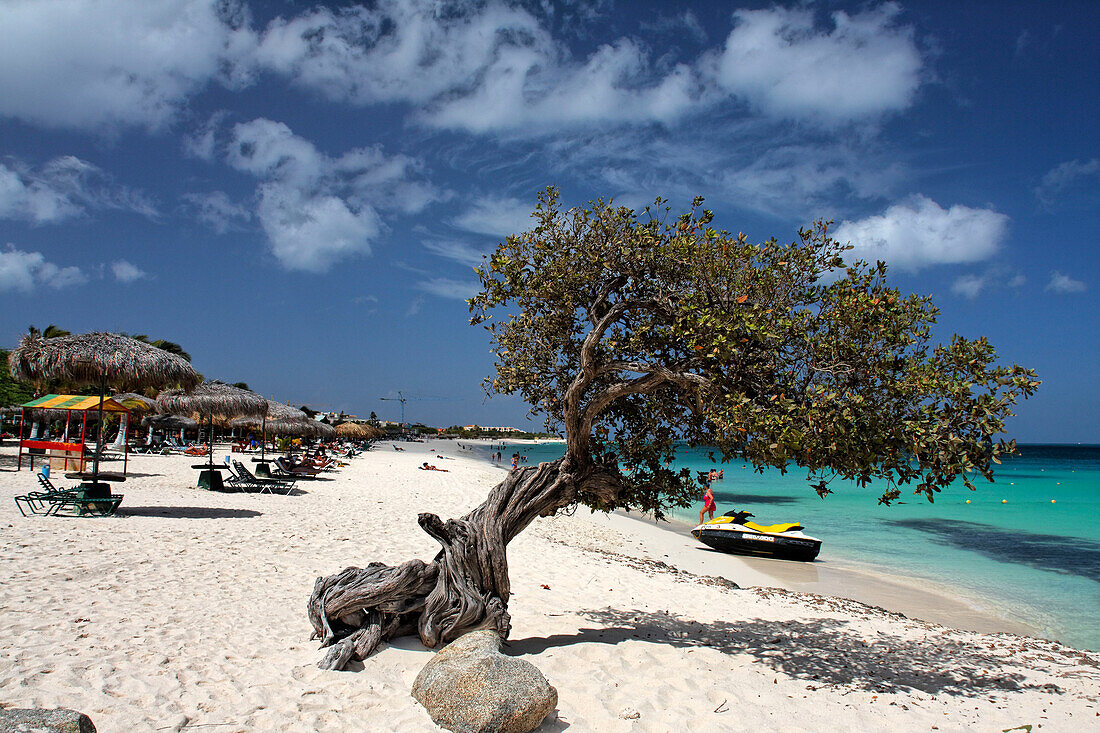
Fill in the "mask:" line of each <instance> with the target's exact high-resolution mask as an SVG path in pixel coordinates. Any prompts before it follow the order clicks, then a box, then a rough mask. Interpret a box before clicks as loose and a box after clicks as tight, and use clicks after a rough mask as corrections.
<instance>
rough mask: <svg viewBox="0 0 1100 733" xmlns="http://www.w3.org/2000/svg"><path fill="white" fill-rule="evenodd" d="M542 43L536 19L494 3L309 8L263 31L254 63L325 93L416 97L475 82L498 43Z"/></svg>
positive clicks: (368, 98) (418, 1) (416, 1)
mask: <svg viewBox="0 0 1100 733" xmlns="http://www.w3.org/2000/svg"><path fill="white" fill-rule="evenodd" d="M513 44H522V45H534V46H543V47H547V46H549V39H548V36H547V34H546V33H545V31H544V30H543V29H542V28H541V27H540V26H539V23H538V21H537V20H536V19H535V18H534V16H532V15H531V14H530V13H528V12H526V11H525V10H522V9H519V8H509V7H506V6H504V5H502V4H499V3H491V4H489V5H488V6H483V7H481V8H479V9H478V10H477V12H474V13H463V12H461V10H460V9H459V8H452V9H444V8H441V7H440V6H439V5H438V4H437V3H435V2H430V1H429V0H403V1H399V0H381V2H379V3H377V5H376V6H375V7H373V8H365V7H362V6H355V7H348V8H344V9H342V10H341V11H339V12H334V11H332V10H329V9H328V8H315V9H313V10H311V11H309V12H308V13H305V14H303V15H300V16H297V17H295V18H291V19H289V20H284V19H282V18H277V19H276V20H274V21H272V22H271V23H270V24H269V25H268V27H267V28H266V29H265V30H264V32H263V34H262V37H261V38H260V42H259V46H258V48H257V50H256V61H257V63H258V64H259V65H260V66H261V67H263V68H266V69H270V70H272V71H276V72H279V73H281V74H284V75H286V76H289V77H290V78H291V79H292V80H294V81H295V82H296V83H298V84H300V85H302V86H305V87H308V88H310V89H316V90H318V91H320V92H321V93H323V94H324V95H325V96H327V97H329V98H330V99H337V100H351V101H354V102H357V103H360V104H366V103H371V102H413V103H418V102H419V103H423V102H426V101H428V100H430V99H433V98H435V97H437V96H439V95H442V94H445V93H448V92H451V91H453V90H456V89H460V88H463V87H467V86H469V85H470V84H472V83H474V82H475V81H476V80H477V79H478V77H479V75H480V74H482V73H483V72H484V70H485V69H486V67H488V66H489V65H490V64H491V63H492V61H493V59H494V56H495V55H496V53H497V51H498V49H499V48H500V47H502V46H510V45H513Z"/></svg>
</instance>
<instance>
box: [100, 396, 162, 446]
mask: <svg viewBox="0 0 1100 733" xmlns="http://www.w3.org/2000/svg"><path fill="white" fill-rule="evenodd" d="M111 399H113V400H114V401H115V402H117V403H118V404H120V405H122V406H123V407H125V408H127V409H129V410H130V412H136V413H140V414H148V413H151V412H156V411H157V403H156V402H154V401H153V400H151V399H149V398H148V397H146V396H145V395H142V394H138V393H137V392H121V393H119V394H116V395H113V396H112V397H111ZM129 428H130V416H129V415H128V414H127V413H125V412H124V413H122V417H121V420H120V422H119V426H118V435H117V436H115V442H114V443H113V444H112V445H111V447H112V448H116V449H117V448H121V447H122V446H123V445H125V443H126V433H127V431H128V430H129Z"/></svg>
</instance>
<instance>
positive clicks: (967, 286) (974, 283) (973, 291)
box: [951, 275, 988, 300]
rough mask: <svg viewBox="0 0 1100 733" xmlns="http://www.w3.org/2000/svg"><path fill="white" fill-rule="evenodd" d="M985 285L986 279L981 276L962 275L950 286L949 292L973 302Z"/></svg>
mask: <svg viewBox="0 0 1100 733" xmlns="http://www.w3.org/2000/svg"><path fill="white" fill-rule="evenodd" d="M987 284H988V282H987V279H986V278H985V277H983V276H981V275H963V276H962V277H960V278H958V279H956V280H955V282H954V283H953V284H952V285H951V292H953V293H955V294H956V295H962V296H963V297H965V298H968V299H969V300H974V299H975V298H977V297H978V296H979V295H981V292H982V290H984V289H985V286H986V285H987Z"/></svg>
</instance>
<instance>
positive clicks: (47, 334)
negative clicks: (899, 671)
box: [27, 323, 72, 339]
mask: <svg viewBox="0 0 1100 733" xmlns="http://www.w3.org/2000/svg"><path fill="white" fill-rule="evenodd" d="M27 333H29V334H30V335H31V336H38V337H40V338H44V339H52V338H53V337H55V336H69V335H71V334H72V331H66V330H65V329H63V328H60V327H59V326H55V325H54V324H52V323H51V324H50V325H48V326H46V330H45V331H40V330H38V328H36V327H35V326H27Z"/></svg>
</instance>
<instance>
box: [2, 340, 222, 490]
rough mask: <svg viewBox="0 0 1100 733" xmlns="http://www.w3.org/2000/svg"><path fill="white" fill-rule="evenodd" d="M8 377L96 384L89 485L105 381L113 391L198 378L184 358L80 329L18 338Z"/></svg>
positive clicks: (95, 468)
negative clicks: (96, 409)
mask: <svg viewBox="0 0 1100 733" xmlns="http://www.w3.org/2000/svg"><path fill="white" fill-rule="evenodd" d="M8 369H9V371H10V372H11V375H12V377H14V378H15V379H18V380H20V381H23V382H32V383H35V384H39V385H44V384H46V383H48V382H50V381H53V380H57V381H65V382H68V383H70V384H73V385H77V386H84V385H91V384H94V385H97V386H98V387H99V397H100V409H99V425H100V429H99V440H98V444H97V446H96V452H95V457H94V459H93V462H92V483H93V484H96V483H97V482H98V479H99V454H100V452H101V451H102V450H103V414H102V413H103V405H102V402H103V396H104V393H105V392H106V391H107V385H108V384H110V385H112V386H113V387H116V388H119V389H145V388H146V387H164V386H167V385H172V384H178V385H180V386H181V387H183V388H188V387H193V386H194V385H196V384H198V382H199V380H200V379H201V377H199V374H198V372H196V371H195V370H194V369H192V368H191V365H190V364H189V363H188V362H187V360H186V359H184V358H182V357H179V356H176V355H175V354H170V353H168V352H167V351H165V350H164V349H158V348H157V347H156V346H153V345H152V344H147V343H144V342H142V341H137V340H135V339H132V338H129V337H128V336H120V335H118V334H117V333H101V332H94V333H84V334H76V335H72V336H57V337H55V338H49V339H45V338H41V337H38V336H24V337H23V340H22V341H20V342H19V346H18V347H16V348H15V349H13V350H12V352H11V353H10V354H9V355H8Z"/></svg>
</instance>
